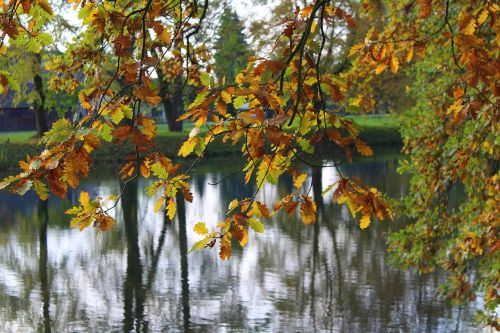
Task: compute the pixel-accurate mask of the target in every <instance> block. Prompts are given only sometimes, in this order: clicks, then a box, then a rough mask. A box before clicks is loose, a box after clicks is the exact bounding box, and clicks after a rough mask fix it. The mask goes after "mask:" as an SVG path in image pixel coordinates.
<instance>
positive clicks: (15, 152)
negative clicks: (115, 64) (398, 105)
mask: <svg viewBox="0 0 500 333" xmlns="http://www.w3.org/2000/svg"><path fill="white" fill-rule="evenodd" d="M349 117H350V118H352V119H353V120H354V121H355V122H356V123H357V124H358V125H359V126H360V127H361V134H360V137H361V139H363V140H364V141H366V142H367V143H368V144H370V145H372V146H374V148H380V147H394V146H396V147H398V146H401V142H402V141H401V136H400V134H399V131H398V122H397V119H396V117H394V116H391V115H383V116H378V115H375V116H349ZM192 128H193V124H192V123H186V124H185V125H184V130H183V131H182V132H170V131H168V128H167V126H166V125H165V124H159V125H158V136H157V138H156V139H155V144H156V145H157V147H156V149H157V150H158V151H161V152H163V153H164V154H167V155H169V156H177V152H178V150H179V148H180V147H181V145H182V143H183V142H184V140H185V139H186V138H187V137H188V135H189V132H190V131H191V130H192ZM203 130H204V129H203V128H202V131H203ZM40 148H41V147H40V146H39V145H37V139H36V137H35V132H34V131H30V132H4V133H0V170H2V169H3V170H5V169H12V168H15V167H17V161H19V160H22V159H25V158H26V155H34V154H36V153H37V152H39V151H40ZM131 149H132V147H129V146H127V145H125V147H119V150H117V147H116V146H114V145H103V146H102V147H101V148H100V149H98V150H97V151H96V152H95V155H94V158H95V160H97V161H102V162H111V161H118V162H119V161H120V159H121V158H123V156H124V152H126V151H130V150H131ZM238 151H239V148H238V147H233V146H231V145H229V144H223V143H222V142H221V141H220V139H218V140H215V141H214V142H212V143H211V144H210V146H209V147H208V149H207V151H206V155H207V156H230V155H234V154H235V153H238ZM376 151H378V149H376Z"/></svg>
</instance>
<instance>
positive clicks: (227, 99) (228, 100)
mask: <svg viewBox="0 0 500 333" xmlns="http://www.w3.org/2000/svg"><path fill="white" fill-rule="evenodd" d="M220 97H222V100H223V101H224V103H226V104H229V103H231V95H229V94H228V93H227V92H225V91H223V92H221V93H220Z"/></svg>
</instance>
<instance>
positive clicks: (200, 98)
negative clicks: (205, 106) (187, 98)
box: [189, 91, 209, 109]
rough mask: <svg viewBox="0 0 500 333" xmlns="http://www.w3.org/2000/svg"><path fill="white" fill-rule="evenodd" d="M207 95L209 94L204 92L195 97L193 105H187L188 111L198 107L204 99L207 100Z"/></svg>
mask: <svg viewBox="0 0 500 333" xmlns="http://www.w3.org/2000/svg"><path fill="white" fill-rule="evenodd" d="M208 94H209V92H208V91H204V92H202V93H200V94H198V96H196V98H195V100H194V101H193V103H191V105H189V109H192V108H195V107H197V106H200V105H201V104H202V103H203V101H205V98H207V96H208Z"/></svg>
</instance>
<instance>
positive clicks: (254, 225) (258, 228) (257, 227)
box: [248, 218, 264, 233]
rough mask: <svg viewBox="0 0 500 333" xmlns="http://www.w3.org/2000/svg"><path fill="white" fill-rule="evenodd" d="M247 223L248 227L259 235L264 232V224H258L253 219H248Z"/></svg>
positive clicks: (257, 221)
mask: <svg viewBox="0 0 500 333" xmlns="http://www.w3.org/2000/svg"><path fill="white" fill-rule="evenodd" d="M248 223H250V227H251V228H252V229H253V230H254V231H256V232H259V233H262V232H264V223H262V222H260V221H259V220H257V219H254V218H249V219H248Z"/></svg>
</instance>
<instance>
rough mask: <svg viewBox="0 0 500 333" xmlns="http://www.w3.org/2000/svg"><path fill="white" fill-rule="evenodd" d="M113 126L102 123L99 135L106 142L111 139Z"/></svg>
mask: <svg viewBox="0 0 500 333" xmlns="http://www.w3.org/2000/svg"><path fill="white" fill-rule="evenodd" d="M112 134H113V128H112V127H111V126H109V125H108V124H104V125H102V129H101V136H102V139H103V140H104V141H106V142H111V141H113V135H112Z"/></svg>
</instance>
